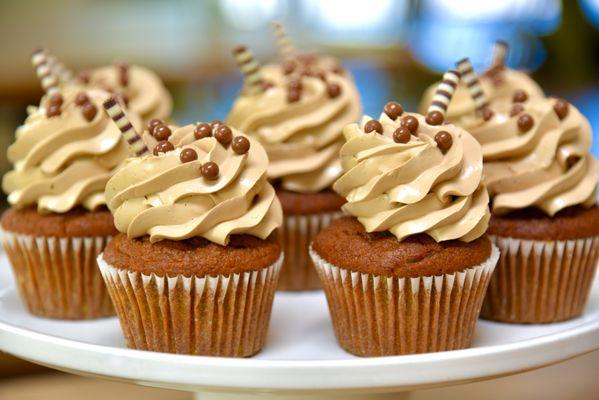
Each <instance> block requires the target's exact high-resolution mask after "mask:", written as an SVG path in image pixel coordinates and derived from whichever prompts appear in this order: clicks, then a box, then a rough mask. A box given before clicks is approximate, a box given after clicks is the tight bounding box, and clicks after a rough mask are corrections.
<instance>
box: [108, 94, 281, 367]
mask: <svg viewBox="0 0 599 400" xmlns="http://www.w3.org/2000/svg"><path fill="white" fill-rule="evenodd" d="M114 104H115V102H112V103H107V107H108V108H109V109H110V108H111V107H114ZM109 112H110V110H109ZM118 114H119V113H118V112H111V115H114V116H115V118H117V119H118ZM117 124H119V126H126V123H124V122H119V121H117ZM203 127H204V124H197V125H195V124H194V125H187V126H183V127H175V126H168V129H169V131H170V133H169V135H168V137H167V138H166V139H164V140H162V141H160V142H158V144H157V145H156V146H155V147H154V149H153V153H154V155H151V154H149V153H148V154H144V155H142V156H141V157H136V158H131V159H129V160H128V161H127V162H126V163H125V165H124V166H123V167H122V168H121V169H120V170H119V171H118V172H117V173H116V174H115V175H114V176H113V177H112V179H110V181H109V182H108V185H107V187H106V198H107V202H108V207H109V208H110V210H111V211H112V213H113V214H114V218H115V224H116V227H117V229H118V230H119V231H120V232H121V233H120V234H119V235H117V236H116V237H115V239H114V240H113V241H111V242H110V243H109V245H108V246H107V247H106V250H105V251H104V253H103V254H101V255H100V256H99V257H98V263H99V265H100V269H101V271H102V274H103V276H104V279H105V280H106V285H107V286H108V289H109V291H110V295H111V297H112V300H113V302H114V304H115V308H116V310H117V314H118V315H119V318H120V322H121V327H122V329H123V333H124V336H125V339H126V341H127V345H128V346H129V347H131V348H135V349H141V350H151V351H160V352H170V353H181V354H195V355H208V356H224V357H247V356H251V355H253V354H255V353H256V352H258V351H259V350H260V349H261V348H262V346H263V345H264V342H265V339H266V332H267V329H268V323H269V319H270V311H271V308H272V301H273V295H274V292H275V289H276V284H277V279H278V274H279V269H280V266H281V263H282V258H283V257H282V252H281V248H280V246H279V245H278V243H277V240H276V238H275V236H274V235H273V234H272V233H273V231H274V230H275V229H276V228H277V227H279V226H280V225H281V220H282V211H281V206H280V204H279V201H278V199H277V197H276V195H275V190H274V188H273V187H272V186H271V185H270V184H269V183H268V180H267V177H266V167H267V164H268V157H267V155H266V152H265V151H264V149H263V148H262V147H261V146H260V144H259V143H258V142H255V141H254V140H253V139H251V138H247V137H246V136H244V135H243V134H241V133H240V132H239V131H237V130H234V129H231V128H229V127H228V126H226V125H222V124H221V125H220V128H221V129H220V130H218V132H216V133H215V134H214V135H212V134H210V135H204V134H202V133H201V132H202V130H203V129H204V128H203ZM147 134H149V133H146V135H147ZM137 141H138V142H139V141H140V139H138V140H137ZM135 299H137V300H135Z"/></svg>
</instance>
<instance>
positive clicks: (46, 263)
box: [1, 230, 114, 319]
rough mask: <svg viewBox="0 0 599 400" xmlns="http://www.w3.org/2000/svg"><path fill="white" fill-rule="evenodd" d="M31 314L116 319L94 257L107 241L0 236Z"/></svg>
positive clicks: (50, 316)
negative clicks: (108, 317)
mask: <svg viewBox="0 0 599 400" xmlns="http://www.w3.org/2000/svg"><path fill="white" fill-rule="evenodd" d="M1 233H2V235H1V237H2V245H3V246H4V249H5V251H6V253H7V255H8V258H9V260H10V263H11V265H12V269H13V273H14V276H15V280H16V282H17V288H18V291H19V295H20V296H21V299H22V301H23V303H24V304H25V306H26V307H27V309H28V310H29V312H31V313H32V314H34V315H37V316H41V317H47V318H58V319H91V318H100V317H106V316H111V315H114V308H113V307H112V304H111V302H110V298H109V296H108V292H107V290H106V287H105V285H104V282H103V280H102V276H101V275H100V272H99V271H98V266H97V264H96V257H97V256H98V254H99V253H100V252H101V251H102V250H103V249H104V247H105V246H106V244H107V243H108V242H109V241H110V240H111V239H112V238H111V237H42V236H30V235H25V234H20V233H14V232H8V231H6V230H3V231H1Z"/></svg>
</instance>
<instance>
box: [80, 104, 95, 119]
mask: <svg viewBox="0 0 599 400" xmlns="http://www.w3.org/2000/svg"><path fill="white" fill-rule="evenodd" d="M81 113H82V114H83V117H84V118H85V119H86V120H88V121H91V120H93V119H94V117H95V116H96V114H97V113H98V108H97V107H96V106H95V105H94V103H92V102H91V101H90V102H87V103H85V104H84V105H83V106H82V107H81Z"/></svg>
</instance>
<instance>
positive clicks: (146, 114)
mask: <svg viewBox="0 0 599 400" xmlns="http://www.w3.org/2000/svg"><path fill="white" fill-rule="evenodd" d="M79 80H80V81H81V83H82V84H85V85H88V86H90V87H98V88H101V89H104V90H106V91H108V92H111V93H117V94H119V95H120V96H122V98H123V100H124V102H125V104H126V105H127V108H128V109H129V110H131V111H132V112H135V113H136V114H138V115H139V116H141V118H142V119H143V122H144V123H148V122H149V121H151V120H152V119H153V118H158V119H163V120H164V119H168V118H170V116H171V112H172V109H173V99H172V97H171V95H170V93H169V92H168V90H166V88H165V87H164V84H163V83H162V81H161V80H160V78H159V77H158V75H156V74H155V73H154V72H152V71H150V70H149V69H147V68H144V67H141V66H139V65H129V64H126V63H117V64H114V65H108V66H104V67H99V68H94V69H91V70H89V71H84V72H82V73H80V74H79Z"/></svg>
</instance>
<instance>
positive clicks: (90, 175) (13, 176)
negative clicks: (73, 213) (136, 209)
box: [2, 86, 141, 213]
mask: <svg viewBox="0 0 599 400" xmlns="http://www.w3.org/2000/svg"><path fill="white" fill-rule="evenodd" d="M81 93H85V94H86V96H87V99H88V102H89V103H91V104H92V105H93V106H90V105H87V106H85V107H84V106H83V105H77V104H76V98H77V96H78V95H80V94H81ZM60 94H61V96H62V97H61V98H62V104H61V105H60V108H59V111H58V114H57V115H52V116H48V115H47V114H48V113H50V114H52V112H51V111H50V112H49V110H48V109H49V107H51V105H50V100H49V99H48V98H47V96H46V97H45V98H43V99H42V102H41V104H40V106H39V107H30V108H29V109H28V111H29V116H28V117H27V119H26V120H25V123H24V124H23V125H22V126H20V127H19V128H18V129H17V131H16V141H15V142H14V143H13V144H12V145H11V146H9V148H8V160H9V161H10V162H11V163H12V164H13V165H14V168H13V170H12V171H10V172H8V173H7V174H6V175H4V178H3V180H2V188H3V190H4V191H5V192H6V193H7V194H8V202H9V203H10V204H11V205H12V206H15V207H18V208H21V207H25V206H29V205H34V204H37V208H38V210H39V211H40V212H43V213H47V212H54V213H65V212H67V211H69V210H71V209H73V208H75V207H77V206H82V207H84V208H86V209H88V210H94V209H96V208H98V207H100V206H102V205H104V204H105V203H106V201H105V198H104V186H105V185H106V182H107V181H108V179H109V178H110V176H111V175H112V174H113V173H114V171H115V169H116V168H117V167H118V165H119V164H120V163H121V162H122V161H124V160H125V159H126V158H127V156H128V150H127V145H126V143H125V142H124V140H122V138H121V132H120V131H119V129H118V128H117V127H116V125H115V124H114V123H113V122H112V121H111V120H110V118H109V117H108V116H107V115H106V113H104V111H103V108H102V102H103V101H104V100H106V99H107V98H108V97H109V93H107V92H104V91H102V90H99V89H92V90H85V89H83V88H81V87H76V86H71V87H67V88H65V89H64V90H63V91H62V92H61V93H60ZM94 107H95V114H94V113H93V111H91V110H90V109H93V108H94ZM85 110H87V113H88V114H87V117H86V115H85ZM92 114H93V116H92ZM128 116H129V118H130V120H131V121H132V123H133V124H134V126H137V127H140V126H141V120H140V119H139V117H137V116H136V115H135V114H134V113H128ZM88 117H91V119H88Z"/></svg>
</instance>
